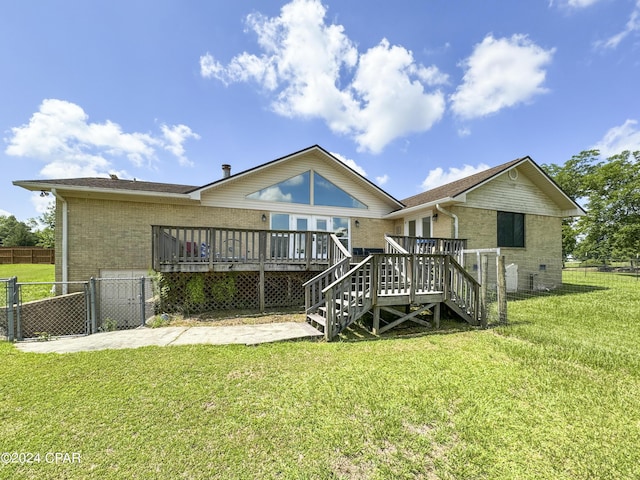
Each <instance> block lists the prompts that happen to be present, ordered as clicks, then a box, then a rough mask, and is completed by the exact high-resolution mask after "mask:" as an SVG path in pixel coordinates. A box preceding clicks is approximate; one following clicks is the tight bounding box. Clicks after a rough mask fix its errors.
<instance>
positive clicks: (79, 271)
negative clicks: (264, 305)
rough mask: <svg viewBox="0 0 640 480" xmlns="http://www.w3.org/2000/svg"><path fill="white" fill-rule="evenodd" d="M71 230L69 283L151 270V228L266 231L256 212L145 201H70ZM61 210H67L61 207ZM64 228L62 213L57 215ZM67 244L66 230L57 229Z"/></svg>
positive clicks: (59, 274)
mask: <svg viewBox="0 0 640 480" xmlns="http://www.w3.org/2000/svg"><path fill="white" fill-rule="evenodd" d="M66 200H67V203H68V228H69V267H68V268H69V280H70V281H77V280H79V281H84V280H87V279H89V278H90V277H92V276H95V277H97V276H99V274H100V269H101V268H109V269H127V270H134V269H148V270H150V269H151V263H152V253H151V225H175V226H194V227H195V226H209V225H211V226H219V227H228V228H256V229H264V228H266V224H265V223H264V222H262V219H261V217H262V213H267V214H268V212H266V211H265V212H261V211H255V210H241V209H234V210H231V209H224V208H217V207H201V206H199V205H195V204H194V205H170V204H158V203H144V202H128V201H113V200H109V201H107V200H97V199H86V198H73V197H67V198H66ZM58 210H61V208H58ZM56 222H58V223H57V225H62V214H61V212H60V211H59V212H57V214H56ZM56 235H57V238H56V242H57V243H56V244H57V245H62V229H61V228H60V229H56ZM61 278H62V255H61V254H60V255H58V256H57V258H56V279H57V280H60V279H61Z"/></svg>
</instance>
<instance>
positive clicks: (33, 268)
mask: <svg viewBox="0 0 640 480" xmlns="http://www.w3.org/2000/svg"><path fill="white" fill-rule="evenodd" d="M12 277H17V278H18V282H20V283H29V282H48V283H49V284H48V285H25V286H24V288H23V289H22V301H23V302H30V301H32V300H40V299H42V298H47V297H50V296H52V293H51V286H52V285H51V282H54V281H55V268H54V265H32V264H28V263H18V264H12V265H0V278H3V279H6V278H12ZM5 304H6V298H4V284H2V283H0V306H2V305H5ZM0 478H1V476H0Z"/></svg>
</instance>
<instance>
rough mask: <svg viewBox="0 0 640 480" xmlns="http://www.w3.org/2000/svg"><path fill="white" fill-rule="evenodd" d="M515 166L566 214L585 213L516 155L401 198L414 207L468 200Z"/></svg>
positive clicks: (533, 165)
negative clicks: (457, 178)
mask: <svg viewBox="0 0 640 480" xmlns="http://www.w3.org/2000/svg"><path fill="white" fill-rule="evenodd" d="M516 169H518V170H517V171H522V172H523V173H524V174H525V175H526V176H527V178H528V179H529V180H530V181H531V182H532V184H533V185H535V187H536V188H538V189H539V190H540V191H542V192H543V193H544V194H545V195H547V196H548V197H549V198H550V200H551V201H552V202H553V203H555V205H557V208H558V211H560V212H562V214H563V215H565V216H579V215H584V213H585V212H584V210H583V209H582V207H580V205H578V204H577V203H576V202H575V201H574V200H573V199H571V198H570V197H569V196H568V195H567V194H566V193H564V191H563V190H562V189H561V188H560V187H559V186H558V184H557V183H556V182H555V181H554V180H553V179H552V178H551V177H550V176H549V175H547V173H546V172H545V171H544V170H542V168H540V166H539V165H537V164H536V163H535V162H534V161H533V160H532V159H531V157H528V156H527V157H522V158H517V159H515V160H512V161H510V162H507V163H504V164H502V165H498V166H496V167H493V168H490V169H488V170H484V171H482V172H478V173H476V174H474V175H470V176H468V177H465V178H462V179H460V180H456V181H455V182H451V183H448V184H446V185H441V186H440V187H436V188H433V189H431V190H427V191H426V192H422V193H419V194H417V195H413V196H412V197H409V198H406V199H404V200H402V203H404V204H405V206H406V208H408V209H411V208H420V207H421V206H428V205H434V204H436V203H456V202H465V201H466V195H467V194H468V193H470V192H473V191H476V190H478V189H479V188H480V187H482V186H483V185H486V184H487V183H489V182H492V181H493V180H494V179H496V178H497V177H500V176H501V175H503V174H507V173H508V172H511V171H514V170H516ZM517 171H516V173H517ZM509 174H511V173H509Z"/></svg>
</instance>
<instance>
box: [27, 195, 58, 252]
mask: <svg viewBox="0 0 640 480" xmlns="http://www.w3.org/2000/svg"><path fill="white" fill-rule="evenodd" d="M30 223H31V226H32V230H34V233H35V235H36V238H37V241H36V245H37V246H38V247H44V248H54V247H55V241H56V237H55V228H56V204H55V202H51V203H50V204H49V207H48V208H47V211H46V212H44V213H43V214H42V215H40V216H39V217H38V218H37V219H34V218H32V219H31V220H30Z"/></svg>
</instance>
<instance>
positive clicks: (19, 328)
mask: <svg viewBox="0 0 640 480" xmlns="http://www.w3.org/2000/svg"><path fill="white" fill-rule="evenodd" d="M13 278H14V280H15V281H14V283H13V304H15V306H16V317H15V323H16V340H18V341H20V340H22V319H21V318H20V313H21V312H20V310H21V308H20V307H21V305H20V285H18V278H17V277H13Z"/></svg>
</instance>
